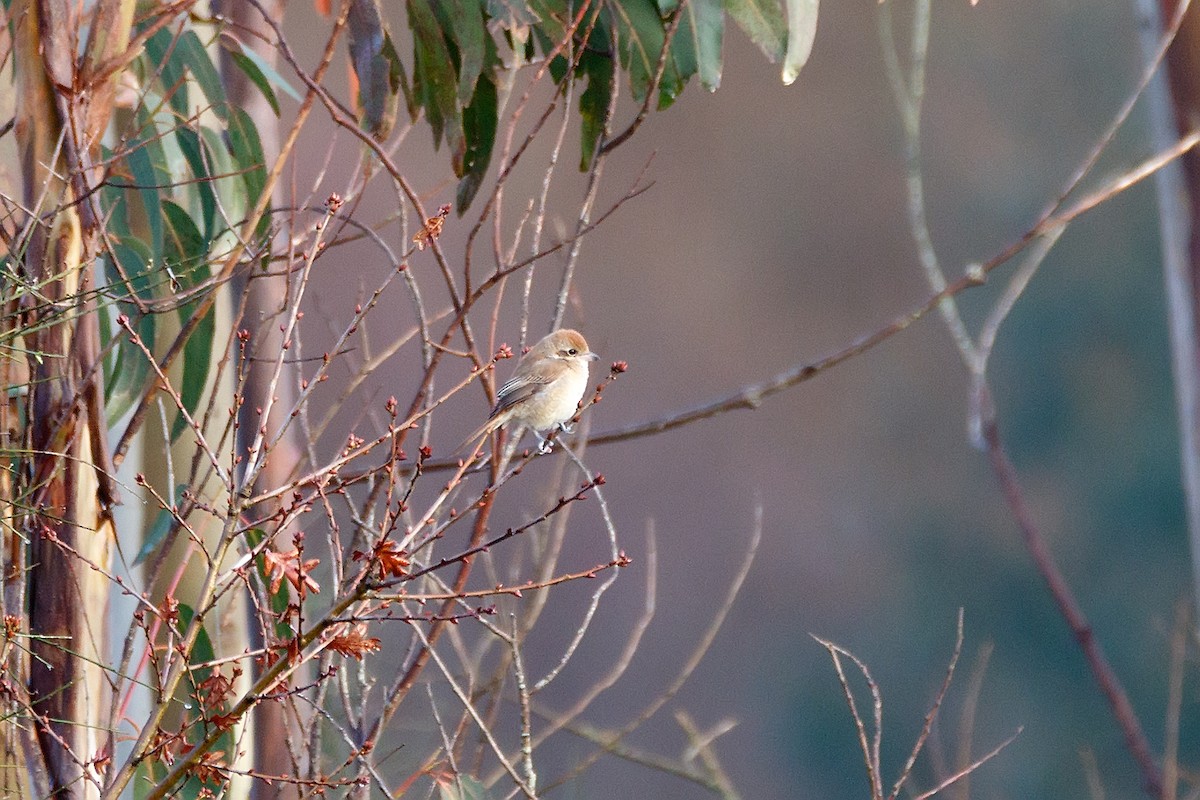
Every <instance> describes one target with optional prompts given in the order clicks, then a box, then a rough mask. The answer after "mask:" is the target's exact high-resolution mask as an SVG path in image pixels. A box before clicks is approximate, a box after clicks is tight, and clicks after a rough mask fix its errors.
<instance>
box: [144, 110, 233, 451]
mask: <svg viewBox="0 0 1200 800" xmlns="http://www.w3.org/2000/svg"><path fill="white" fill-rule="evenodd" d="M237 110H239V111H240V109H237ZM243 113H244V112H243ZM163 211H164V212H165V217H166V221H167V224H168V231H169V232H168V236H167V244H166V249H167V265H168V266H169V267H170V268H171V270H172V273H173V275H174V277H175V279H176V281H177V282H178V284H179V288H180V289H181V290H187V289H191V288H194V287H196V286H199V285H200V284H201V283H203V282H204V281H205V280H207V279H208V278H209V276H210V272H211V270H210V269H209V264H208V260H207V254H208V242H207V240H206V239H205V238H204V236H203V235H202V234H201V233H200V229H199V228H197V227H196V223H194V222H193V221H192V218H191V217H190V216H188V213H187V212H186V211H184V210H183V208H182V207H180V206H179V205H177V204H176V203H173V202H171V201H170V200H166V201H164V202H163ZM196 306H197V302H196V301H194V300H193V301H192V302H190V303H185V304H184V305H183V306H182V307H181V308H180V309H179V318H180V321H181V323H186V322H187V320H189V319H190V318H191V316H192V313H193V312H194V311H195V310H196ZM215 325H216V315H215V313H214V309H211V308H210V309H209V310H208V313H207V314H205V315H204V318H203V319H202V320H201V321H200V324H199V325H198V326H197V327H196V328H195V330H193V331H192V335H191V336H189V337H188V340H187V343H186V344H184V346H183V380H182V385H181V386H179V387H178V388H179V396H180V399H181V400H182V401H183V407H184V408H185V409H187V412H188V413H189V414H191V415H192V417H193V419H194V418H195V415H196V411H197V410H198V409H199V407H200V400H201V398H202V397H203V396H204V389H205V387H206V386H207V385H208V373H209V368H210V366H211V360H212V348H213V338H214V335H215V332H216V331H215ZM187 426H188V425H187V420H185V419H184V416H183V414H180V415H178V416H177V417H176V418H175V423H174V425H172V427H171V441H175V439H176V438H178V436H179V434H181V433H183V431H184V430H186V429H187Z"/></svg>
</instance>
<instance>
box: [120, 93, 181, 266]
mask: <svg viewBox="0 0 1200 800" xmlns="http://www.w3.org/2000/svg"><path fill="white" fill-rule="evenodd" d="M138 116H139V120H138V122H139V124H140V125H141V127H142V130H143V131H144V133H143V137H144V138H140V139H138V140H136V141H134V142H131V143H130V146H129V147H130V149H129V151H128V153H127V154H126V156H125V163H126V164H127V165H128V166H129V172H130V176H131V177H132V178H133V184H134V186H135V187H136V189H137V193H138V197H139V198H140V199H141V201H142V203H141V205H142V211H143V213H144V214H145V224H146V226H147V227H148V228H149V230H150V242H149V244H150V258H151V260H153V261H159V260H160V259H161V258H162V253H163V224H162V188H161V187H163V186H166V185H168V184H169V183H170V182H171V174H170V173H169V172H168V171H167V166H166V165H167V156H166V153H165V152H164V151H163V147H162V141H161V140H160V139H159V138H158V136H157V133H156V131H155V128H154V124H153V122H152V121H150V120H149V117H148V115H147V114H144V113H139V115H138Z"/></svg>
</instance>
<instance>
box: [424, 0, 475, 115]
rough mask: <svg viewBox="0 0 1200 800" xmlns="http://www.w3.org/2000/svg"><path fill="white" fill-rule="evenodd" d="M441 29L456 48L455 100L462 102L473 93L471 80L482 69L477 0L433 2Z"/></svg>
mask: <svg viewBox="0 0 1200 800" xmlns="http://www.w3.org/2000/svg"><path fill="white" fill-rule="evenodd" d="M434 10H435V11H436V12H437V15H438V18H439V20H440V21H441V26H442V29H443V30H444V31H445V32H446V33H447V34H448V35H449V36H450V40H451V41H452V42H453V43H454V47H455V48H456V50H457V51H458V102H459V105H461V106H466V105H467V104H469V103H470V102H472V100H471V98H472V97H474V95H475V81H476V80H478V79H479V75H480V73H481V72H483V58H484V52H485V50H484V41H483V40H484V37H485V34H486V32H487V28H486V27H484V22H483V9H482V8H481V7H480V5H479V0H441V2H439V3H437V4H435V5H434Z"/></svg>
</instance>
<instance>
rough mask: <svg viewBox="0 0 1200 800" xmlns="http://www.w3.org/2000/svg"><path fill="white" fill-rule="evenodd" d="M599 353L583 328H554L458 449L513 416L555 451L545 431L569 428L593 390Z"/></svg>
mask: <svg viewBox="0 0 1200 800" xmlns="http://www.w3.org/2000/svg"><path fill="white" fill-rule="evenodd" d="M597 358H599V356H597V355H596V354H595V353H593V352H592V351H591V350H589V349H588V344H587V341H586V340H585V339H584V338H583V335H582V334H581V333H579V331H574V330H571V329H570V328H562V329H560V330H557V331H554V333H551V334H550V335H549V336H547V337H546V338H544V339H542V340H541V341H540V342H538V343H537V344H535V345H534V346H533V347H531V348H530V349H529V352H528V353H526V354H525V355H524V356H522V357H521V361H520V363H518V364H517V369H516V370H515V371H514V372H513V374H512V377H511V378H509V379H508V382H507V383H505V384H504V385H503V386H501V387H500V391H499V392H498V393H497V394H496V405H495V406H494V407H493V408H492V413H491V414H489V415H488V418H487V422H485V423H483V425H481V426H480V427H479V429H478V430H476V431H475V432H474V433H472V434H471V435H470V436H468V437H467V438H466V439H465V440H464V441H463V443H462V444H460V445H459V446H458V450H455V451H454V452H455V453H458V452H459V451H460V450H462V449H463V448H464V447H466V446H467V445H468V444H472V443H474V442H475V441H476V440H478V439H479V438H480V437H482V436H486V435H488V434H489V433H491V432H492V431H494V430H496V429H497V428H499V427H500V426H501V425H507V424H509V423H510V422H515V423H517V424H518V425H519V426H523V427H525V428H529V429H530V430H532V431H533V433H534V435H535V436H537V438H538V442H540V447H539V450H540V451H541V452H543V453H548V452H550V442H549V441H547V440H546V439H545V438H544V437H543V436H542V433H541V432H542V431H547V430H549V429H551V428H553V427H555V426H556V425H557V426H559V427H560V428H562V429H563V430H567V427H566V424H565V423H566V422H567V420H569V419H570V418H571V417H573V416H575V412H576V410H578V408H579V401H580V400H581V399H582V398H583V393H584V392H585V391H586V390H587V385H588V362H589V361H594V360H595V359H597ZM517 435H518V436H519V435H520V434H519V433H518V434H517Z"/></svg>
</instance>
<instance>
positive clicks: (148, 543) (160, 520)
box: [133, 483, 187, 567]
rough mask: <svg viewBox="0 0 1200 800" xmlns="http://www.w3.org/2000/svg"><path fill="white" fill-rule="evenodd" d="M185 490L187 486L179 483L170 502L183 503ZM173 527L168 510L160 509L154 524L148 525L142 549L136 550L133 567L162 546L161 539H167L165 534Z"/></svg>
mask: <svg viewBox="0 0 1200 800" xmlns="http://www.w3.org/2000/svg"><path fill="white" fill-rule="evenodd" d="M186 490H187V484H186V483H181V484H179V485H178V486H176V487H175V494H174V495H173V496H172V500H171V502H172V503H173V504H174V505H175V506H178V505H179V503H181V502H182V501H183V493H184V492H185V491H186ZM174 527H175V516H174V515H173V514H172V513H171V512H170V510H169V509H166V508H160V509H159V510H158V513H157V514H155V515H154V522H153V523H151V525H150V530H148V531H146V536H145V538H144V539H143V540H142V547H141V549H140V550H138V554H137V556H136V557H135V558H134V559H133V565H134V566H135V567H136V566H137V565H138V564H141V563H142V562H143V561H145V560H146V559H147V558H149V557H150V554H151V553H153V552H154V551H155V550H156V549H158V546H159V545H160V544H162V542H163V539H165V538H167V534H168V533H170V532H171V529H172V528H174Z"/></svg>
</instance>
